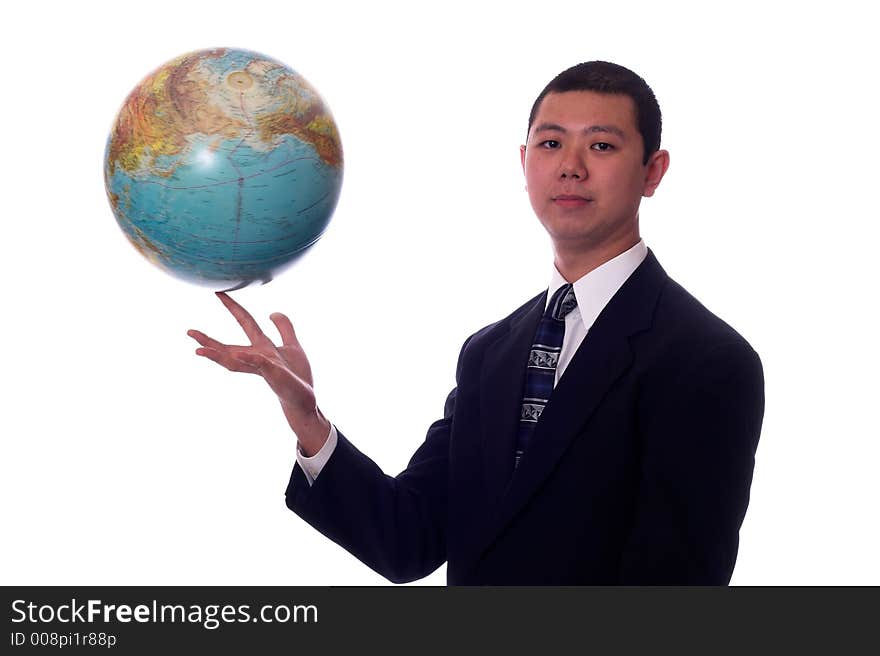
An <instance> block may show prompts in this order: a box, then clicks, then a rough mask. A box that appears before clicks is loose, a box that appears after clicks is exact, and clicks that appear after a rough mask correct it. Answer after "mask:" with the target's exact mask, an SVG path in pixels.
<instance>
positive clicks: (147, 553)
mask: <svg viewBox="0 0 880 656" xmlns="http://www.w3.org/2000/svg"><path fill="white" fill-rule="evenodd" d="M10 6H11V7H14V9H9V8H7V9H5V10H4V12H5V13H4V16H3V20H2V24H3V25H2V28H0V29H2V34H0V37H2V39H0V48H2V65H3V70H2V75H0V94H2V102H0V119H2V121H0V130H2V141H0V144H2V149H0V173H2V177H0V180H2V204H0V214H2V221H3V232H2V247H3V248H2V257H0V266H2V277H0V279H2V280H3V281H4V289H3V296H2V299H3V320H2V324H0V330H2V342H0V343H2V345H3V357H2V367H3V374H2V385H3V389H2V395H0V398H2V401H0V403H2V420H0V421H2V425H0V431H2V459H0V499H2V518H0V519H2V527H3V528H2V532H3V538H2V541H0V581H2V583H4V584H71V585H74V584H261V585H262V584H266V585H269V584H277V585H288V584H293V585H300V584H302V585H307V584H317V585H325V584H329V585H343V584H353V585H373V584H379V585H381V584H384V583H386V581H385V580H384V579H383V578H381V577H379V576H378V575H376V574H375V573H373V572H372V571H370V570H369V569H367V568H366V567H365V566H363V565H361V564H360V563H359V562H357V561H356V560H355V559H354V558H353V557H352V556H350V555H349V554H348V553H346V552H345V551H343V550H342V549H341V548H339V547H337V546H336V545H334V544H333V543H331V542H329V541H328V540H326V539H325V538H324V537H323V536H321V535H320V534H318V533H317V532H316V531H314V530H313V529H311V528H310V527H309V526H307V525H306V524H305V523H304V522H302V521H301V520H300V519H299V518H298V517H296V516H295V515H294V514H293V513H291V512H290V511H289V510H288V509H287V508H286V506H285V504H284V497H283V494H284V490H285V487H286V485H287V480H288V476H289V474H290V469H291V466H292V464H293V460H294V438H293V436H292V435H291V433H290V432H289V430H288V429H287V426H286V423H285V421H284V418H283V416H282V414H281V412H280V410H279V408H278V407H277V402H276V400H275V398H274V396H273V395H272V394H271V392H270V391H269V390H268V388H267V387H266V386H265V385H264V383H263V382H262V381H261V380H259V379H258V378H256V377H251V376H244V375H235V374H231V373H229V372H226V371H225V370H222V369H220V368H219V367H217V366H216V365H214V364H213V363H211V362H209V361H207V360H204V359H201V358H198V357H196V356H195V355H194V354H193V351H194V349H195V347H196V345H195V343H194V342H192V341H191V340H190V339H189V338H188V337H187V336H186V334H185V333H186V330H187V329H188V328H199V329H201V330H203V331H205V332H207V333H209V334H211V335H214V336H216V337H218V338H220V339H224V340H229V341H238V340H240V336H239V329H238V326H237V325H236V324H235V323H234V321H233V320H232V318H231V317H230V316H229V315H228V314H227V313H226V312H225V310H224V308H223V307H222V306H221V305H220V303H219V302H218V301H217V300H216V299H215V298H214V296H213V295H212V294H211V293H210V292H209V291H208V290H206V289H204V288H199V287H194V286H190V285H187V284H185V283H182V282H178V281H177V280H175V279H172V278H170V277H169V276H167V275H166V274H164V273H162V272H160V271H158V270H157V269H154V268H153V267H152V266H150V265H149V264H148V263H147V262H146V261H145V260H143V259H142V258H141V257H140V256H139V255H138V254H137V253H136V251H135V250H134V249H133V248H132V247H131V246H130V245H129V244H128V243H127V241H126V240H125V238H124V237H123V235H122V233H121V231H120V230H119V229H118V228H117V226H116V223H115V221H114V219H113V216H112V213H111V211H110V207H109V205H108V203H107V200H106V196H105V194H104V188H103V178H102V158H103V149H104V145H105V141H106V138H107V134H108V131H109V128H110V126H111V123H112V121H113V118H114V116H115V114H116V111H117V109H118V108H119V106H120V104H121V103H122V101H123V99H124V98H125V96H126V94H128V92H129V91H130V90H131V89H132V87H133V86H134V85H135V84H136V83H137V82H138V81H139V80H140V79H141V78H142V77H143V76H144V75H146V74H147V73H148V72H150V71H151V70H153V69H154V68H156V67H157V66H159V65H160V64H162V63H164V62H165V61H167V60H169V59H171V58H172V57H174V56H176V55H179V54H182V53H184V52H187V51H190V50H194V49H198V48H205V47H212V46H232V47H243V48H248V49H252V50H257V51H260V52H263V53H265V54H267V55H269V56H271V57H274V58H277V59H279V60H281V61H283V62H285V63H287V64H288V65H290V66H292V67H293V68H295V69H296V70H297V71H299V72H300V73H302V74H303V75H305V76H306V78H308V79H309V80H310V81H311V82H312V83H313V84H314V85H315V86H316V87H317V88H318V89H319V90H320V92H321V93H322V95H323V96H324V98H325V99H326V100H327V102H328V103H329V105H330V107H331V108H332V111H333V113H334V115H335V117H336V120H337V122H338V125H339V128H340V131H341V135H342V139H343V144H344V148H345V182H344V185H343V191H342V196H341V199H340V203H339V205H338V208H337V212H336V214H335V217H334V219H333V223H332V224H331V226H330V228H329V229H328V231H327V232H326V233H325V235H324V237H323V239H322V240H321V242H320V243H319V244H318V246H317V247H315V248H314V249H313V250H312V252H311V253H310V254H309V255H308V256H307V257H306V259H305V260H304V261H303V263H302V264H301V265H299V266H297V267H295V268H294V269H292V270H290V271H288V272H286V273H285V274H283V275H282V276H281V277H279V278H278V279H277V280H275V281H273V282H272V283H270V284H269V285H266V286H263V287H252V288H248V289H246V290H243V291H241V292H238V293H236V297H237V298H238V300H239V301H241V302H242V303H243V304H245V306H246V307H248V308H249V309H250V310H251V311H252V312H253V313H254V315H255V316H257V317H258V318H259V319H260V320H261V321H263V322H264V324H265V325H266V326H267V329H269V328H272V326H271V324H270V323H269V322H268V315H269V314H270V313H271V312H273V311H276V310H279V311H284V312H286V313H287V314H289V316H291V318H292V319H293V322H294V325H295V326H296V328H297V331H298V334H299V336H300V338H301V341H302V342H303V344H304V346H305V348H306V351H307V353H308V354H309V356H310V359H311V361H312V364H313V369H314V372H315V381H316V389H317V392H318V397H319V401H320V405H321V407H322V409H323V410H324V411H325V413H326V414H327V416H328V417H329V418H330V419H331V420H332V421H334V422H335V423H336V424H337V426H339V427H340V429H341V430H343V431H344V432H345V434H346V435H348V436H350V437H351V439H352V440H353V441H354V442H355V443H356V444H357V445H358V446H359V447H360V448H361V449H362V450H363V451H364V452H366V453H367V454H368V455H370V456H371V457H372V458H373V459H374V460H376V461H377V462H378V463H379V464H380V465H381V466H382V467H383V468H384V469H385V471H386V472H388V473H392V474H394V473H397V472H398V471H400V470H401V469H402V468H403V467H404V466H405V465H406V462H407V460H408V459H409V457H410V455H411V454H412V453H413V452H414V451H415V449H416V448H417V446H418V445H419V443H420V442H421V440H422V439H423V438H424V434H425V430H426V429H427V427H428V425H429V424H430V423H431V422H432V421H434V420H435V419H437V418H439V417H440V416H441V413H442V407H443V401H444V399H445V397H446V394H447V393H448V391H449V390H450V389H451V387H452V385H453V377H454V369H455V362H456V357H457V355H458V350H459V348H460V346H461V343H462V342H463V340H464V339H465V338H466V337H467V336H468V335H469V334H471V333H472V332H474V331H475V330H477V329H479V328H480V327H482V326H483V325H485V324H487V323H490V322H492V321H495V320H496V319H498V318H500V317H502V316H505V315H506V314H507V313H509V312H510V311H511V310H512V309H513V308H515V307H517V306H519V305H520V304H521V303H522V302H523V301H524V300H525V299H527V298H529V297H531V296H532V295H534V294H536V293H537V292H538V291H540V289H541V288H542V286H544V285H546V283H547V281H548V280H549V275H550V267H551V253H550V248H549V241H548V239H547V238H546V236H545V234H544V233H543V231H542V230H541V228H540V226H539V224H538V222H537V220H536V219H535V217H534V215H533V214H532V212H531V208H530V206H529V203H528V199H527V197H526V193H525V191H524V190H523V180H522V173H521V170H520V166H519V154H518V146H519V144H520V143H521V142H522V140H523V137H524V132H525V128H526V119H527V116H528V111H529V108H530V106H531V103H532V100H533V99H534V97H535V96H536V95H537V93H538V92H539V91H540V89H541V88H542V87H543V85H544V84H545V83H546V82H547V81H548V80H549V79H550V78H552V77H553V76H554V75H555V74H556V73H558V72H559V71H561V70H563V69H564V68H567V67H568V66H570V65H572V64H574V63H577V62H579V61H585V60H589V59H607V60H611V61H615V62H618V63H620V64H623V65H625V66H628V67H630V68H632V69H634V70H635V71H637V72H638V73H640V74H641V75H642V76H643V77H644V78H645V79H646V80H647V81H648V82H649V84H651V86H652V87H653V88H654V90H655V92H656V94H657V97H658V99H659V101H660V104H661V107H662V109H663V113H664V132H663V146H664V147H665V148H667V149H668V150H669V151H670V152H671V160H672V165H671V168H670V170H669V172H668V174H667V177H666V179H665V180H664V181H663V184H662V185H661V186H660V189H659V190H658V193H657V194H656V195H655V197H654V198H651V199H648V200H646V201H645V202H644V203H643V205H642V213H641V219H642V221H641V225H642V235H643V237H644V238H645V241H646V242H647V244H648V245H649V246H650V247H651V248H652V249H653V250H654V252H655V253H656V254H657V256H658V258H659V259H660V261H661V263H662V264H663V266H664V267H665V268H666V270H667V272H668V273H669V274H670V275H671V276H673V277H674V278H675V279H677V280H678V281H679V282H681V283H682V284H683V285H684V286H685V287H686V288H688V289H689V291H691V293H693V294H694V295H695V296H696V297H697V298H698V299H700V300H701V301H702V302H703V303H704V304H705V305H707V306H708V307H709V308H710V309H711V310H712V311H714V312H715V313H716V314H718V315H719V316H720V317H722V318H723V319H725V320H726V321H728V322H729V323H731V324H732V325H733V326H734V327H735V328H736V329H737V330H738V331H739V332H740V333H741V334H743V335H744V336H745V337H746V338H747V339H748V340H749V341H750V342H751V343H752V345H753V346H754V347H755V349H756V350H757V351H758V352H759V353H760V355H761V357H762V359H763V362H764V367H765V376H766V398H767V408H766V415H765V419H764V428H763V434H762V437H761V442H760V445H759V448H758V454H757V464H756V468H755V477H754V483H753V486H752V499H751V505H750V507H749V511H748V514H747V516H746V519H745V523H744V525H743V528H742V532H741V547H740V553H739V560H738V563H737V567H736V571H735V573H734V576H733V581H732V582H733V583H734V584H740V585H747V584H748V585H754V584H761V585H763V584H768V585H775V584H798V585H799V584H868V583H870V584H874V585H877V584H880V565H878V558H877V553H880V530H878V520H877V517H878V511H877V505H878V500H880V486H878V483H877V482H876V470H877V462H878V459H880V447H878V442H877V437H878V431H877V426H876V423H875V417H876V408H877V400H876V397H877V391H878V385H877V378H876V372H877V367H878V364H880V358H878V347H877V335H876V330H877V309H876V308H877V299H876V280H877V273H876V265H875V262H874V257H875V251H876V243H877V241H876V240H877V236H878V229H877V220H878V215H877V214H878V213H877V205H876V191H875V190H876V176H877V172H878V167H877V164H876V162H877V157H878V153H880V141H878V137H877V114H876V112H877V105H876V103H875V101H874V88H875V85H876V65H877V61H878V49H877V47H876V35H875V33H874V30H873V28H872V27H871V21H869V16H868V14H867V13H866V12H867V10H861V9H858V7H859V6H867V5H866V4H865V3H857V2H852V3H848V2H835V3H821V4H818V3H809V2H807V3H784V2H760V3H750V2H736V3H724V4H723V5H721V4H719V3H693V4H685V3H678V4H676V3H671V2H655V3H645V4H633V3H625V2H611V1H610V0H609V1H605V2H578V3H568V2H555V3H513V2H506V3H503V4H502V3H498V4H497V5H496V4H494V3H480V2H475V1H471V2H467V3H460V4H459V3H438V4H437V5H435V6H434V8H427V9H426V8H425V6H423V3H415V2H413V3H401V4H400V6H397V5H393V4H390V3H382V2H378V3H377V2H369V3H360V4H359V5H355V4H354V3H351V4H349V3H345V2H318V1H317V0H314V1H313V2H309V3H304V2H295V1H292V2H284V3H281V2H279V3H267V2H258V1H255V0H249V1H246V2H245V1H241V0H239V1H236V2H219V1H217V0H213V1H212V2H202V3H184V2H180V1H174V2H159V1H155V0H152V1H149V2H131V3H113V4H112V5H111V4H110V3H107V4H106V5H98V4H97V3H95V4H88V3H71V4H61V3H57V4H53V3H40V4H28V5H27V7H28V8H26V9H25V8H23V7H24V6H25V5H24V4H23V3H16V4H14V5H10ZM719 7H722V8H719ZM389 322H395V323H405V324H411V325H412V326H413V327H414V328H417V329H418V330H419V331H420V332H421V334H420V335H416V334H415V333H414V332H412V333H409V334H407V335H404V336H402V337H400V338H399V339H398V346H397V348H398V349H399V351H398V352H397V354H396V355H397V356H398V357H395V358H392V360H394V361H395V364H394V365H393V366H392V365H391V364H389V361H388V359H387V358H384V357H383V358H381V359H380V358H376V357H372V356H371V352H372V351H373V348H372V346H373V345H374V344H377V343H385V342H387V339H386V338H387V334H388V333H387V325H388V323H389ZM420 583H429V584H443V583H445V566H444V567H441V569H440V570H438V571H437V572H436V573H435V574H433V575H432V576H430V577H428V578H426V579H424V580H423V581H422V582H420Z"/></svg>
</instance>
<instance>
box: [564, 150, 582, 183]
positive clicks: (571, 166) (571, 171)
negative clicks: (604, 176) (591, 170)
mask: <svg viewBox="0 0 880 656" xmlns="http://www.w3.org/2000/svg"><path fill="white" fill-rule="evenodd" d="M559 177H560V178H561V179H563V180H564V179H568V178H572V179H575V180H584V179H585V178H586V177H587V166H586V164H585V163H584V161H583V159H582V158H580V157H578V156H576V155H574V154H572V155H569V156H568V157H566V158H565V159H563V160H562V164H561V166H560V167H559Z"/></svg>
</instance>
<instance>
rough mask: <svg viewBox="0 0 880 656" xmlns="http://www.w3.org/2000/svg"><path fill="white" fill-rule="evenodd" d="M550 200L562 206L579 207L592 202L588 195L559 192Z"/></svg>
mask: <svg viewBox="0 0 880 656" xmlns="http://www.w3.org/2000/svg"><path fill="white" fill-rule="evenodd" d="M552 200H553V202H554V203H556V204H557V205H561V206H562V207H580V206H582V205H586V204H587V203H591V202H593V199H592V198H590V197H589V196H580V195H578V194H559V195H558V196H553V198H552Z"/></svg>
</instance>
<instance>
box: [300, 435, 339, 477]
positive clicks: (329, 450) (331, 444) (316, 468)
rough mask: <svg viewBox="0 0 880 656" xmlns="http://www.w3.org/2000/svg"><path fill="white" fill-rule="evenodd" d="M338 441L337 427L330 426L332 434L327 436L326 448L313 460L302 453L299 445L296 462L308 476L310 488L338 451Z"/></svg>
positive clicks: (322, 448)
mask: <svg viewBox="0 0 880 656" xmlns="http://www.w3.org/2000/svg"><path fill="white" fill-rule="evenodd" d="M337 439H338V438H337V436H336V426H334V425H333V424H330V433H329V434H328V435H327V440H326V441H325V442H324V446H322V447H321V450H320V451H318V452H317V453H316V454H315V455H313V456H312V457H311V458H308V457H306V456H305V455H303V452H302V451H300V448H299V444H298V443H297V445H296V462H297V464H299V466H300V468H301V469H302V470H303V474H305V475H306V480H307V481H308V482H309V487H311V486H312V485H313V484H314V482H315V479H316V478H318V474H320V473H321V470H322V469H324V465H326V464H327V461H328V460H330V456H332V455H333V451H334V450H335V449H336V441H337Z"/></svg>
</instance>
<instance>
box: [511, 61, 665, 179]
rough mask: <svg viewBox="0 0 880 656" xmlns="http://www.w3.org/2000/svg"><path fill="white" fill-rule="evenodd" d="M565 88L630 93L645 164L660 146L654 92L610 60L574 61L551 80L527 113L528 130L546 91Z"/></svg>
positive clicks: (656, 104) (556, 90) (660, 124)
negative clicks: (574, 62)
mask: <svg viewBox="0 0 880 656" xmlns="http://www.w3.org/2000/svg"><path fill="white" fill-rule="evenodd" d="M566 91H595V92H596V93H607V94H611V95H621V96H629V97H630V98H631V99H632V101H633V103H634V104H635V110H636V125H637V126H638V129H639V134H641V135H642V142H643V143H644V156H643V159H642V163H643V164H647V162H648V157H650V156H651V153H653V152H656V151H657V150H659V149H660V132H661V129H662V124H663V121H662V117H661V115H660V105H659V104H658V103H657V98H656V97H654V92H653V91H652V90H651V87H649V86H648V84H647V82H645V81H644V80H643V79H642V78H641V77H639V76H638V75H636V74H635V73H633V72H632V71H631V70H629V69H628V68H624V67H623V66H620V65H618V64H612V63H611V62H604V61H591V62H584V63H583V64H577V65H576V66H572V67H571V68H569V69H566V70H564V71H562V72H561V73H560V74H559V75H557V76H556V77H554V78H553V79H552V80H550V82H549V84H547V86H546V87H544V90H543V91H541V93H540V94H538V97H537V98H536V99H535V102H534V104H532V111H531V112H530V113H529V128H528V129H529V130H531V129H532V123H534V122H535V116H536V115H537V114H538V109H539V107H540V105H541V102H542V101H543V100H544V97H545V96H546V95H547V94H548V93H564V92H566Z"/></svg>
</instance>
